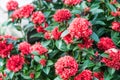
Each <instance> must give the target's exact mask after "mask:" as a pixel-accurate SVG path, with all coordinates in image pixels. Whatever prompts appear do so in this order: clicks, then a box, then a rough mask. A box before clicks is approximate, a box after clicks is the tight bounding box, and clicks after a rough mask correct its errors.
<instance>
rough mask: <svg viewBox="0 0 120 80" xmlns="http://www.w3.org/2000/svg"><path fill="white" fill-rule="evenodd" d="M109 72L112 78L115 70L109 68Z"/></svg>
mask: <svg viewBox="0 0 120 80" xmlns="http://www.w3.org/2000/svg"><path fill="white" fill-rule="evenodd" d="M108 72H109V74H110V75H111V76H112V75H113V74H114V73H115V69H114V68H108Z"/></svg>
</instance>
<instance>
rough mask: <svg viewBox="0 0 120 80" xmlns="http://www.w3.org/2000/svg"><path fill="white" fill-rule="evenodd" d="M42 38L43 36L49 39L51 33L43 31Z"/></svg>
mask: <svg viewBox="0 0 120 80" xmlns="http://www.w3.org/2000/svg"><path fill="white" fill-rule="evenodd" d="M44 38H45V39H46V40H50V38H51V33H50V32H45V34H44Z"/></svg>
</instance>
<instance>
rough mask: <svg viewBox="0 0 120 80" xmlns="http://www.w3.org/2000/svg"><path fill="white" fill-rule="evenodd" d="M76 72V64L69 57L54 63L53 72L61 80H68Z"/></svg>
mask: <svg viewBox="0 0 120 80" xmlns="http://www.w3.org/2000/svg"><path fill="white" fill-rule="evenodd" d="M77 71H78V64H77V62H76V60H75V59H74V58H73V57H71V56H64V57H61V58H59V59H58V60H57V62H56V63H55V72H56V74H58V75H60V77H61V78H63V79H69V78H70V77H71V76H74V75H75V74H76V72H77Z"/></svg>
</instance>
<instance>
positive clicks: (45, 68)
mask: <svg viewBox="0 0 120 80" xmlns="http://www.w3.org/2000/svg"><path fill="white" fill-rule="evenodd" d="M43 71H44V73H46V74H47V75H48V74H49V72H50V67H44V68H43Z"/></svg>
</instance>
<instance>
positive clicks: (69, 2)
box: [63, 0, 82, 6]
mask: <svg viewBox="0 0 120 80" xmlns="http://www.w3.org/2000/svg"><path fill="white" fill-rule="evenodd" d="M81 1H82V0H63V2H64V4H66V5H70V6H73V5H77V4H79V3H80V2H81Z"/></svg>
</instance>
